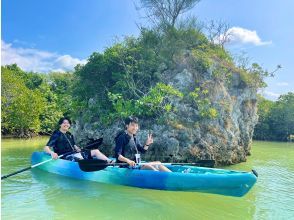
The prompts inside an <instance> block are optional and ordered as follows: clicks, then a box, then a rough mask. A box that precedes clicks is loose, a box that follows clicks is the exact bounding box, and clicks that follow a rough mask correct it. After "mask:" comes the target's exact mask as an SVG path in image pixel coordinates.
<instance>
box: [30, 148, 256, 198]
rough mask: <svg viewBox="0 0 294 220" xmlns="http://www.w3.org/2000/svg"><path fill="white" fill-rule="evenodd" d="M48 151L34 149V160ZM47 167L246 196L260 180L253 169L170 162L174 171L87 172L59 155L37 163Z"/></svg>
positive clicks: (85, 176)
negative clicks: (55, 158)
mask: <svg viewBox="0 0 294 220" xmlns="http://www.w3.org/2000/svg"><path fill="white" fill-rule="evenodd" d="M50 158H51V156H50V155H48V154H46V153H44V152H34V153H33V154H32V157H31V161H32V164H33V165H34V164H37V163H40V162H42V161H46V160H48V159H50ZM37 167H38V168H39V169H42V170H44V171H47V172H50V173H54V174H59V175H62V176H67V177H71V178H76V179H82V180H89V181H95V182H100V183H107V184H116V185H124V186H131V187H139V188H145V189H155V190H169V191H186V192H203V193H214V194H221V195H226V196H237V197H241V196H244V195H245V194H246V193H247V192H248V191H249V190H250V189H251V188H252V187H253V185H254V184H255V182H256V181H257V177H256V175H254V173H252V172H242V171H233V170H225V169H215V168H205V167H194V166H182V165H167V167H168V168H169V169H170V170H171V171H172V172H159V171H151V170H140V169H131V168H121V167H119V166H108V167H106V168H105V169H103V170H99V171H93V172H84V171H82V170H81V169H80V168H79V165H78V163H77V162H73V161H69V160H63V159H57V160H52V161H50V162H47V163H44V164H42V165H40V166H37Z"/></svg>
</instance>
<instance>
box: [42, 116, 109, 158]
mask: <svg viewBox="0 0 294 220" xmlns="http://www.w3.org/2000/svg"><path fill="white" fill-rule="evenodd" d="M58 124H59V126H60V128H59V130H56V131H54V132H53V134H52V135H51V137H50V140H49V141H48V143H47V145H46V146H45V147H44V151H45V152H46V153H48V154H50V155H51V157H52V158H53V159H58V156H59V155H62V154H67V153H70V152H73V154H71V155H70V156H71V157H72V156H74V157H75V158H78V159H83V156H82V155H81V148H79V147H78V146H77V145H76V144H75V140H74V137H73V135H72V134H71V133H70V132H69V131H68V130H69V128H70V125H71V121H70V119H69V118H65V117H63V118H61V119H60V120H59V122H58ZM74 152H78V153H74ZM85 153H86V154H88V155H86V157H89V156H90V157H96V158H97V159H100V160H105V161H107V162H111V160H110V159H109V158H108V157H106V156H105V155H104V154H103V153H101V152H100V151H99V150H98V149H94V150H91V151H87V152H85ZM67 157H68V156H67Z"/></svg>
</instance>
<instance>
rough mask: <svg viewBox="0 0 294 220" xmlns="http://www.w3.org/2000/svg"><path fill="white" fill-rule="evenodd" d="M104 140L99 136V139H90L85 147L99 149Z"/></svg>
mask: <svg viewBox="0 0 294 220" xmlns="http://www.w3.org/2000/svg"><path fill="white" fill-rule="evenodd" d="M102 142H103V138H99V139H98V140H94V139H90V142H89V143H88V144H87V146H86V147H85V148H86V149H87V150H93V149H97V148H98V147H99V146H100V145H101V144H102Z"/></svg>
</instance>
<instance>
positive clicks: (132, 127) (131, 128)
mask: <svg viewBox="0 0 294 220" xmlns="http://www.w3.org/2000/svg"><path fill="white" fill-rule="evenodd" d="M138 129H139V125H138V124H137V123H135V122H131V123H130V124H128V125H127V131H128V132H129V133H130V134H136V133H137V131H138Z"/></svg>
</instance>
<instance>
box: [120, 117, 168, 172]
mask: <svg viewBox="0 0 294 220" xmlns="http://www.w3.org/2000/svg"><path fill="white" fill-rule="evenodd" d="M125 128H126V130H125V131H123V132H120V133H119V134H118V135H117V136H116V138H115V157H116V160H117V162H125V163H128V165H129V166H131V167H134V166H135V165H136V163H140V162H141V154H140V153H145V152H146V151H147V150H148V148H149V145H150V144H152V143H153V138H152V134H148V136H147V140H146V143H145V145H144V146H143V145H141V143H140V142H139V140H138V138H137V137H136V133H137V131H138V129H139V125H138V118H136V117H131V116H130V117H128V118H126V120H125ZM139 152H140V153H139ZM135 161H136V162H135ZM141 169H143V170H154V171H165V172H171V171H170V170H169V169H168V168H167V167H165V166H164V165H162V164H161V162H160V161H154V162H150V163H146V164H144V165H142V166H141Z"/></svg>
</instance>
